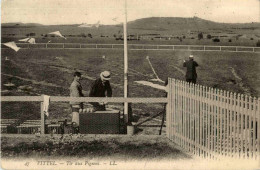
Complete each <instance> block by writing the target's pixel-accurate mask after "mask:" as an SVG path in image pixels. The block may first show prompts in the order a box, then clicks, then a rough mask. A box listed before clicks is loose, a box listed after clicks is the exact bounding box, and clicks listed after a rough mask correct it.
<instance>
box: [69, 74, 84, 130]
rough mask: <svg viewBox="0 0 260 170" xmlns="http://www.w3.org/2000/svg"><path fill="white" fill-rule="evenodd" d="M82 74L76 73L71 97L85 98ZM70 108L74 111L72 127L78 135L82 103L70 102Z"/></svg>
mask: <svg viewBox="0 0 260 170" xmlns="http://www.w3.org/2000/svg"><path fill="white" fill-rule="evenodd" d="M80 80H81V73H80V72H75V73H74V80H73V82H72V83H71V85H70V97H84V95H83V93H82V86H81V84H80ZM70 106H71V109H72V125H73V127H74V128H75V131H76V133H77V132H78V130H79V129H78V127H79V112H81V111H82V110H83V103H82V102H73V101H71V102H70Z"/></svg>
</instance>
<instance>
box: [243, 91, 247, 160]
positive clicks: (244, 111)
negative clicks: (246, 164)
mask: <svg viewBox="0 0 260 170" xmlns="http://www.w3.org/2000/svg"><path fill="white" fill-rule="evenodd" d="M242 105H243V106H242V111H243V129H242V137H243V138H242V142H243V153H242V154H243V158H244V159H245V158H246V152H247V151H246V149H247V142H246V140H247V137H246V133H245V132H246V129H247V115H246V113H247V109H246V96H243V103H242Z"/></svg>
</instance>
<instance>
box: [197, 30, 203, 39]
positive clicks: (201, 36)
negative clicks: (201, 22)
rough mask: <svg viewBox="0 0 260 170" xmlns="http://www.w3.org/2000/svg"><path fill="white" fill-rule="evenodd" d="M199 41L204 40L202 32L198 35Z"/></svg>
mask: <svg viewBox="0 0 260 170" xmlns="http://www.w3.org/2000/svg"><path fill="white" fill-rule="evenodd" d="M198 39H199V40H200V39H203V34H202V32H200V33H199V34H198Z"/></svg>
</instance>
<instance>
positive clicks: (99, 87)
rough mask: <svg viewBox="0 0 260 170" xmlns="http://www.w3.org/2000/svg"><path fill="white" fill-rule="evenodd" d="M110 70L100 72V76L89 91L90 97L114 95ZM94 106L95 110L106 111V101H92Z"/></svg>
mask: <svg viewBox="0 0 260 170" xmlns="http://www.w3.org/2000/svg"><path fill="white" fill-rule="evenodd" d="M109 80H110V72H109V71H103V72H102V73H101V74H100V77H99V78H98V79H96V80H95V81H94V82H93V84H92V85H91V89H90V92H89V97H112V88H111V86H110V82H109ZM91 104H92V105H93V107H94V110H100V111H102V110H103V111H104V110H106V108H105V103H97V102H92V103H91Z"/></svg>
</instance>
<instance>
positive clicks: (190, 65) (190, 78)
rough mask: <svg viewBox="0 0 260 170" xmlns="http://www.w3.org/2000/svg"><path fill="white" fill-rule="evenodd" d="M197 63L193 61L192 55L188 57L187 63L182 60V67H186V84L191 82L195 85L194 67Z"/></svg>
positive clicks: (195, 74) (195, 73)
mask: <svg viewBox="0 0 260 170" xmlns="http://www.w3.org/2000/svg"><path fill="white" fill-rule="evenodd" d="M198 66H199V65H198V63H197V62H196V61H193V55H190V57H189V61H185V60H183V67H187V72H186V81H187V82H189V83H190V82H192V83H194V84H196V80H197V72H196V67H198Z"/></svg>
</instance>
